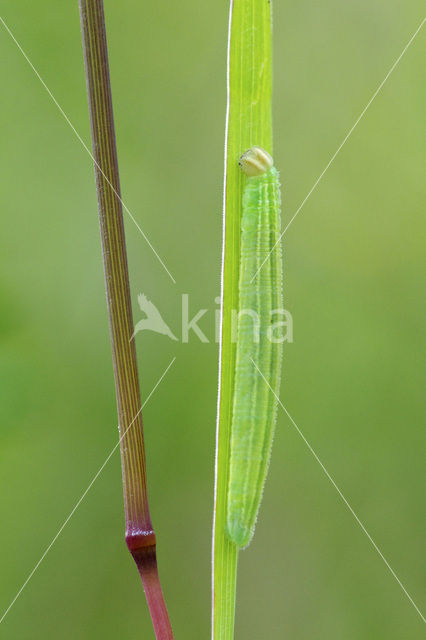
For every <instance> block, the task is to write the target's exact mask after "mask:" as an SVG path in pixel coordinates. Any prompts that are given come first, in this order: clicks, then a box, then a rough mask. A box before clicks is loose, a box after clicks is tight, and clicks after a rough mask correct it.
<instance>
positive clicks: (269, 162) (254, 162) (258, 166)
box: [238, 147, 274, 178]
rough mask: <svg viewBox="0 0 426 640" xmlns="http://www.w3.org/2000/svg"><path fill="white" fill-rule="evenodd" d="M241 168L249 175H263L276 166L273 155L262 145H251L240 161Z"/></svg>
mask: <svg viewBox="0 0 426 640" xmlns="http://www.w3.org/2000/svg"><path fill="white" fill-rule="evenodd" d="M238 164H239V165H240V167H241V170H242V171H243V172H244V173H245V174H246V176H249V177H250V178H251V177H253V176H261V175H262V173H266V172H267V171H269V169H272V167H273V166H274V161H273V159H272V156H270V155H269V153H268V152H267V151H265V149H262V148H261V147H251V148H250V149H249V150H248V151H245V152H244V153H243V155H242V156H241V158H240V159H239V161H238Z"/></svg>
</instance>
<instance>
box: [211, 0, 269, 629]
mask: <svg viewBox="0 0 426 640" xmlns="http://www.w3.org/2000/svg"><path fill="white" fill-rule="evenodd" d="M228 37H229V39H228V104H227V114H226V143H225V185H224V241H223V258H222V318H221V346H220V358H219V398H218V424H217V442H216V486H215V504H214V526H213V611H212V615H213V621H212V637H213V638H214V640H232V638H233V637H234V618H235V594H236V580H237V557H238V550H237V547H236V546H235V545H234V544H233V543H231V542H229V541H228V539H227V538H226V535H225V524H226V506H227V504H226V503H227V489H228V469H229V440H230V430H231V418H232V394H233V389H234V371H235V344H232V327H231V320H232V309H238V277H239V262H240V218H241V202H242V192H243V174H242V172H241V170H240V169H239V167H238V159H239V157H240V155H241V154H242V153H243V152H244V151H245V150H246V149H248V148H249V147H251V146H253V145H258V146H260V147H263V148H264V149H266V150H267V151H268V152H269V153H272V117H271V93H272V86H271V85H272V78H271V76H272V56H271V4H270V2H269V0H233V1H232V0H231V7H230V16H229V36H228Z"/></svg>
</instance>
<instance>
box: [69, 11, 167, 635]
mask: <svg viewBox="0 0 426 640" xmlns="http://www.w3.org/2000/svg"><path fill="white" fill-rule="evenodd" d="M80 16H81V30H82V35H83V49H84V60H85V67H86V80H87V93H88V101H89V111H90V123H91V132H92V146H93V157H94V165H95V177H96V187H97V194H98V209H99V221H100V229H101V239H102V251H103V258H104V270H105V282H106V295H107V304H108V314H109V324H110V335H111V345H112V355H113V364H114V378H115V388H116V397H117V410H118V420H119V428H120V450H121V464H122V474H123V489H124V509H125V516H126V543H127V546H128V548H129V551H130V553H131V554H132V556H133V558H134V560H135V562H136V565H137V567H138V570H139V573H140V575H141V578H142V583H143V587H144V590H145V595H146V598H147V601H148V606H149V609H150V613H151V618H152V622H153V625H154V629H155V633H156V637H157V639H158V640H172V639H173V633H172V629H171V626H170V622H169V618H168V614H167V609H166V604H165V602H164V597H163V593H162V591H161V585H160V580H159V576H158V570H157V560H156V545H155V534H154V531H153V527H152V523H151V517H150V513H149V505H148V495H147V485H146V464H145V450H144V441H143V431H142V414H141V400H140V390H139V378H138V370H137V362H136V350H135V343H134V341H133V340H131V337H132V334H133V318H132V308H131V301H130V286H129V273H128V267H127V254H126V243H125V236H124V225H123V210H122V202H121V196H120V181H119V174H118V162H117V149H116V143H115V133H114V118H113V109H112V99H111V85H110V78H109V65H108V51H107V42H106V31H105V20H104V11H103V3H102V0H80Z"/></svg>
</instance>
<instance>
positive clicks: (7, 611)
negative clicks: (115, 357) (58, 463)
mask: <svg viewBox="0 0 426 640" xmlns="http://www.w3.org/2000/svg"><path fill="white" fill-rule="evenodd" d="M175 360H176V358H173V360H172V361H171V362H170V364H169V366H168V367H167V369H166V370H165V371H164V372H163V374H162V375H161V377H160V378H159V379H158V380H157V382H156V384H155V386H154V387H153V389H152V391H151V393H150V394H149V395H148V396H147V398H146V399H145V401H144V403H143V405H142V406H141V408H140V409H139V411H138V412H137V414H136V415H135V417H134V418H133V420H132V421H131V423H130V424H129V426H128V427H127V429H126V431H125V432H124V433H123V435H122V436H121V438H120V439H119V441H118V442H117V444H116V445H115V447H114V448H113V449H112V451H111V453H110V454H109V455H108V457H107V458H106V459H105V461H104V463H103V464H102V466H101V467H100V468H99V470H98V471H97V473H96V474H95V475H94V477H93V479H92V481H91V482H90V484H89V486H88V487H87V489H86V490H85V491H84V493H83V494H82V496H81V498H80V499H79V500H78V502H77V503H76V504H75V506H74V508H73V509H72V511H71V512H70V514H69V515H68V517H67V518H66V520H65V521H64V523H63V524H62V526H61V527H60V529H59V530H58V533H57V534H56V535H55V537H54V538H53V540H52V542H51V543H50V544H49V546H48V547H47V549H46V551H45V552H44V553H43V555H42V556H41V558H40V560H39V561H38V562H37V564H36V565H35V567H34V569H33V570H32V571H31V573H30V574H29V576H28V578H27V579H26V580H25V582H24V584H23V585H22V587H21V588H20V589H19V591H18V593H17V594H16V596H15V597H14V598H13V600H12V602H11V603H10V605H9V606H8V607H7V609H6V611H5V612H4V613H3V615H2V617H1V618H0V624H1V623H2V622H3V620H4V619H5V617H6V616H7V614H8V613H9V611H10V610H11V608H12V607H13V605H14V604H15V602H16V601H17V599H18V598H19V596H20V595H21V593H22V592H23V590H24V589H25V587H26V586H27V584H28V583H29V581H30V580H31V578H32V577H33V575H34V574H35V572H36V571H37V569H38V568H39V566H40V565H41V563H42V562H43V560H44V559H45V557H46V556H47V554H48V553H49V551H50V550H51V548H52V547H53V545H54V544H55V542H56V540H57V539H58V538H59V536H60V535H61V533H62V531H63V530H64V529H65V527H66V526H67V524H68V522H69V521H70V520H71V518H72V517H73V515H74V513H75V512H76V511H77V509H78V507H79V506H80V505H81V503H82V502H83V500H84V498H85V497H86V495H87V494H88V493H89V491H90V489H91V488H92V486H93V485H94V483H95V482H96V480H97V479H98V478H99V476H100V475H101V473H102V471H103V470H104V469H105V467H106V465H107V464H108V462H109V461H110V459H111V458H112V456H113V454H114V453H115V451H116V450H117V449H118V447H119V446H120V443H121V441H122V440H123V438H124V436H125V435H126V433H127V432H128V430H129V429H130V427H131V426H132V424H133V423H134V422H135V420H136V418H137V417H138V416H139V414H140V412H141V411H142V409H143V408H144V407H145V405H146V404H147V402H148V400H149V399H150V398H151V396H152V394H153V393H154V391H155V390H156V388H157V387H158V385H159V384H160V382H161V381H162V380H163V378H164V376H165V375H166V373H167V372H168V370H169V369H170V367H171V366H172V364H173V363H174V361H175Z"/></svg>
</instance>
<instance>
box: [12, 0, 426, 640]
mask: <svg viewBox="0 0 426 640" xmlns="http://www.w3.org/2000/svg"><path fill="white" fill-rule="evenodd" d="M423 9H424V6H423V3H421V2H420V1H417V0H415V1H413V2H408V3H400V2H396V0H390V1H389V0H388V1H386V2H385V1H384V0H380V1H377V2H367V0H361V1H359V2H356V3H342V2H337V1H336V0H334V1H333V0H324V2H321V3H317V2H308V1H302V2H297V3H289V2H288V3H279V2H276V3H275V11H274V30H275V44H274V47H275V51H274V62H275V70H274V72H275V95H274V132H275V150H274V155H275V161H276V166H277V167H278V168H279V169H280V170H281V175H282V182H283V185H284V203H285V209H284V219H286V220H287V221H288V220H289V219H290V217H291V215H293V213H294V211H295V210H296V209H297V207H298V206H299V204H300V203H301V202H302V200H303V199H304V198H305V196H306V194H307V193H308V191H309V190H310V188H311V187H312V185H313V183H314V182H315V180H316V179H317V177H318V176H319V174H320V173H321V171H322V170H323V168H324V167H325V165H326V164H327V162H328V161H329V159H330V157H331V156H332V154H333V153H334V152H335V150H336V149H337V147H338V145H339V144H340V142H341V141H342V140H343V138H344V136H345V135H346V133H347V131H348V130H349V129H350V127H351V126H352V124H353V123H354V122H355V120H356V118H357V117H358V115H359V114H360V113H361V111H362V109H363V108H364V106H365V105H366V103H367V102H368V100H369V99H370V97H371V95H372V94H373V92H374V91H375V89H376V88H377V86H378V85H379V83H380V82H381V81H382V79H383V78H384V77H385V75H386V73H387V72H388V70H389V68H390V67H391V65H392V64H393V62H394V61H395V59H396V58H397V57H398V55H399V54H400V53H401V51H402V49H403V48H404V46H405V45H406V43H407V42H408V40H409V39H410V37H411V35H412V34H413V33H414V31H415V30H416V28H417V27H418V26H419V24H420V22H421V19H422V15H423V13H422V12H423ZM105 11H106V18H107V29H108V36H109V50H110V64H111V75H112V87H113V97H114V108H115V118H116V133H117V141H118V151H119V162H120V170H121V183H122V191H123V198H124V200H125V202H126V204H127V205H128V207H129V208H130V210H131V211H132V213H133V215H134V216H135V218H136V219H137V220H138V222H139V224H140V225H141V227H142V228H143V230H144V231H145V233H146V234H147V235H148V237H149V238H150V240H151V242H152V243H153V245H154V246H155V248H156V249H157V251H158V252H159V254H160V255H161V257H162V258H163V260H164V261H165V263H166V264H167V267H168V269H169V270H170V271H171V273H172V274H173V276H174V277H175V279H176V285H174V284H173V283H172V281H171V280H170V279H169V277H168V276H167V274H166V273H165V271H164V270H163V269H162V267H161V265H160V264H159V262H158V261H157V260H156V258H155V256H154V254H153V253H152V251H151V250H150V249H149V247H148V246H147V244H146V242H145V241H144V240H143V238H142V237H141V235H140V234H139V232H138V231H137V229H136V227H135V226H134V225H133V223H132V222H131V221H130V219H129V218H128V217H127V218H126V219H125V224H126V234H127V241H128V252H129V266H130V276H131V283H132V292H133V296H134V314H135V320H138V319H140V317H141V313H140V311H139V310H138V307H137V300H136V295H137V293H139V292H143V293H145V294H146V295H147V296H148V297H149V298H150V299H151V300H152V301H153V302H154V303H155V304H156V306H157V307H158V308H159V309H160V310H161V312H162V314H163V316H164V318H165V320H166V321H167V322H168V323H169V324H170V326H171V328H172V329H173V331H174V332H175V333H179V331H180V326H181V293H183V292H184V293H188V294H189V296H190V298H189V300H190V314H191V315H193V314H195V313H196V312H197V311H198V309H201V308H206V309H208V313H207V314H206V315H205V316H204V317H203V319H202V320H201V321H200V327H201V328H202V329H203V331H204V332H205V333H206V335H207V336H208V338H209V340H210V342H209V343H208V344H204V343H201V342H200V341H199V340H198V338H197V337H196V336H195V335H194V334H192V336H191V340H190V342H189V344H181V343H180V342H179V343H176V342H172V341H171V340H169V339H168V338H167V337H165V336H161V335H156V334H154V333H148V332H144V333H141V334H139V335H138V336H137V349H138V358H139V362H140V368H141V386H142V396H143V398H145V397H146V396H147V395H148V394H149V393H150V391H151V389H152V387H153V386H154V384H155V383H156V381H157V380H158V378H159V377H160V375H161V374H162V372H163V371H164V369H165V368H166V367H167V365H168V364H169V362H170V360H171V359H172V357H174V356H176V362H175V363H174V365H173V367H172V368H171V370H170V371H169V373H168V374H167V376H166V378H165V380H164V381H163V383H162V384H161V385H160V386H159V387H158V389H157V390H156V392H155V394H154V395H153V396H152V398H151V399H150V401H149V403H148V405H147V406H146V408H145V410H144V422H145V437H146V446H147V452H148V471H149V490H150V501H151V512H152V516H153V521H154V524H155V527H156V529H157V534H158V541H159V565H160V572H161V577H162V581H163V586H164V591H165V593H166V597H167V602H168V607H169V611H170V615H171V618H172V621H173V625H174V628H175V632H176V638H181V639H183V638H185V639H188V640H198V639H200V638H208V637H209V634H210V629H209V627H210V579H211V578H210V571H211V560H210V554H211V524H212V505H213V478H214V446H215V420H216V392H217V359H218V348H217V345H216V344H215V342H214V311H215V309H216V308H217V305H216V304H215V297H216V296H217V295H218V294H219V278H220V254H221V225H222V219H221V215H222V212H221V207H222V180H223V177H222V167H223V140H224V117H225V100H226V95H225V64H226V36H227V20H228V3H227V2H210V3H200V2H195V1H194V0H186V1H183V2H179V3H154V2H142V3H141V2H136V1H135V0H122V1H121V2H120V3H113V2H110V1H109V0H108V1H107V2H106V6H105ZM2 17H3V19H4V20H5V22H6V23H7V24H8V26H9V27H10V29H11V30H12V31H13V33H14V35H15V37H16V38H17V40H18V41H19V43H20V44H21V45H22V47H23V48H24V50H25V51H26V53H27V54H28V56H29V58H30V59H31V61H32V63H33V64H34V65H35V67H36V68H37V69H38V71H39V72H40V74H41V75H42V77H43V78H44V80H45V81H46V83H47V85H48V87H49V88H50V90H51V91H52V92H53V94H54V95H55V97H56V99H57V100H58V101H59V103H60V104H61V106H62V107H63V109H64V111H65V112H66V114H67V116H68V117H69V118H70V120H71V121H72V123H73V124H74V126H75V127H76V129H77V130H78V132H79V133H80V135H81V136H82V138H83V139H84V140H85V141H86V142H87V143H88V144H90V142H89V141H90V134H89V119H88V110H87V103H86V88H85V79H84V71H83V59H82V52H81V38H80V25H79V15H78V5H77V1H74V2H60V3H59V2H54V1H53V0H46V1H45V2H42V3H40V2H37V3H35V2H29V1H28V0H26V1H24V0H22V1H21V2H12V0H4V2H2ZM425 49H426V33H425V32H424V29H423V31H422V32H421V33H420V34H419V35H418V37H417V38H416V40H415V41H414V42H413V44H412V46H411V47H410V49H409V50H408V51H407V53H406V55H405V56H404V58H403V59H402V61H401V62H400V64H399V65H398V67H397V68H396V69H395V71H394V73H393V74H392V76H391V77H390V78H389V80H388V81H387V83H386V84H385V86H384V88H383V90H382V92H381V93H380V94H379V95H378V97H377V98H376V100H375V101H374V103H373V104H372V106H371V107H370V109H369V110H368V112H367V113H366V115H365V116H364V118H363V119H362V121H361V122H360V124H359V126H358V127H357V129H356V130H355V131H354V133H353V134H352V136H351V137H350V139H349V140H348V142H347V143H346V145H345V146H344V148H343V149H342V151H341V153H340V154H339V155H338V157H337V158H336V160H335V162H334V163H333V165H332V166H331V167H330V169H329V170H328V172H327V173H326V175H325V176H324V178H323V179H322V181H321V183H320V184H319V186H318V188H317V189H316V190H315V192H314V193H313V194H312V196H311V197H310V198H309V200H308V202H307V203H306V204H305V206H304V208H303V209H302V211H301V212H300V213H299V215H298V217H297V219H296V220H295V221H294V222H293V224H292V226H291V227H290V229H289V230H288V232H287V234H286V237H285V242H284V250H285V283H286V288H285V298H286V308H287V309H289V310H290V311H291V313H292V315H293V320H294V343H293V344H290V345H288V346H287V348H286V350H285V365H284V379H283V383H282V391H281V398H282V401H283V402H284V404H285V406H286V407H287V409H288V411H289V412H290V414H291V415H292V416H293V418H294V420H295V421H296V423H297V424H298V426H299V428H300V429H301V430H302V432H303V433H304V435H305V436H306V438H307V439H308V441H309V442H310V444H311V445H312V447H313V448H314V450H315V451H316V452H317V454H318V455H319V457H320V458H321V460H322V461H323V463H324V465H325V466H326V468H327V469H328V471H329V472H330V474H331V475H332V476H333V478H334V479H335V481H336V482H337V484H338V486H339V487H340V488H341V490H342V492H343V494H344V495H345V497H346V498H347V499H348V501H349V502H350V504H351V505H352V507H353V509H354V510H355V511H356V513H357V514H358V515H359V517H360V519H361V520H362V522H363V523H364V524H365V526H366V528H367V529H368V531H369V533H370V534H371V536H372V537H373V539H374V540H375V541H376V543H377V544H378V546H379V547H380V549H381V550H382V552H383V553H384V555H385V557H386V558H387V559H388V561H389V562H390V564H391V566H392V567H393V569H394V570H395V572H396V574H397V575H398V577H399V578H400V580H401V581H402V583H403V584H404V585H405V586H406V588H407V590H408V591H409V593H410V594H411V596H412V597H413V599H414V600H415V602H416V603H417V604H418V605H419V606H420V607H421V606H422V600H423V599H424V591H422V589H423V586H424V585H423V584H422V580H423V577H424V565H423V566H422V558H421V554H422V535H421V523H422V511H423V507H422V473H421V471H422V464H423V450H424V449H423V447H424V440H423V442H422V439H423V431H422V427H421V408H422V384H421V383H422V379H421V371H420V362H421V360H422V355H423V358H424V352H423V354H422V345H421V339H422V337H423V334H422V329H421V320H422V314H423V312H424V306H423V296H422V293H421V292H422V290H423V289H424V284H425V283H424V278H423V275H422V271H423V266H424V264H423V262H422V255H421V253H422V233H424V231H425V223H424V221H423V219H422V218H421V214H422V213H423V209H424V204H423V203H424V198H425V195H426V193H425V186H424V167H422V163H423V160H424V158H423V152H424V148H425V142H426V140H425V135H424V134H425V131H424V111H425V97H426V96H425V93H426V91H425V83H424V76H423V72H424V59H425V53H426V51H425ZM0 67H1V78H2V86H3V91H2V101H1V108H0V118H1V129H2V152H1V159H0V162H1V169H0V170H1V186H0V188H1V203H2V211H3V215H2V233H1V268H0V296H1V305H2V306H1V314H0V331H1V360H0V378H1V379H0V394H1V396H0V406H1V430H0V438H1V447H0V456H1V460H0V474H1V475H0V481H1V513H2V526H1V527H0V566H1V570H0V573H1V585H0V604H1V610H2V611H3V610H5V609H6V608H7V607H8V605H9V604H10V602H11V601H12V599H13V598H14V596H15V594H16V593H17V591H18V590H19V588H20V587H21V585H22V584H23V583H24V581H25V580H26V578H27V577H28V575H29V573H30V572H31V570H32V569H33V567H34V565H35V564H36V563H37V561H38V560H39V559H40V557H41V556H42V554H43V553H44V551H45V549H46V547H47V546H48V545H49V543H50V541H51V540H52V538H53V537H54V536H55V534H56V533H57V531H58V529H59V527H60V526H61V524H62V523H63V522H64V520H65V518H66V517H67V516H68V514H69V513H70V511H71V510H72V508H73V507H74V505H75V503H76V502H77V500H78V499H79V497H80V496H81V494H82V493H83V491H84V490H85V489H86V487H87V486H88V484H89V482H90V481H91V479H92V478H93V476H94V474H95V473H96V471H97V470H98V468H99V467H100V466H101V464H102V463H103V461H104V460H105V458H106V456H107V455H108V454H109V452H110V450H111V449H112V447H113V446H114V444H115V443H116V441H117V418H116V408H115V398H114V387H113V377H112V366H111V354H110V345H109V333H108V325H107V315H106V304H105V295H104V283H103V271H102V262H101V252H100V238H99V230H98V220H97V206H96V195H95V187H94V178H93V168H92V163H91V160H90V158H89V157H88V155H87V154H86V152H85V151H84V149H83V148H82V146H81V144H80V143H79V142H78V141H77V140H76V138H75V136H74V134H73V133H72V131H71V129H70V128H69V127H68V125H67V124H66V122H65V121H64V119H63V117H62V116H61V115H60V113H59V111H58V109H57V108H56V106H55V105H54V104H53V102H52V101H51V99H50V98H49V96H48V94H47V93H46V91H45V89H44V88H43V87H42V85H41V83H40V82H39V80H38V79H37V78H36V76H35V75H34V73H33V71H32V70H31V68H30V67H29V66H28V64H27V63H26V61H25V60H24V58H23V56H22V55H21V53H20V52H19V50H18V48H17V46H16V44H14V42H13V41H12V39H11V38H10V36H9V35H8V34H7V32H6V30H5V29H4V28H3V27H2V28H1V29H0ZM123 531H124V523H123V507H122V494H121V476H120V460H119V455H118V452H117V453H116V454H115V455H114V457H113V458H112V459H111V461H110V462H109V464H108V465H107V467H106V468H105V470H104V471H103V473H102V475H101V476H100V477H99V479H98V480H97V481H96V483H95V484H94V486H93V487H92V489H91V490H90V492H89V494H88V495H87V497H86V498H85V500H84V501H83V503H82V504H81V505H80V507H79V508H78V510H77V511H76V513H75V514H74V516H73V517H72V518H71V520H70V521H69V523H68V524H67V526H66V527H65V529H64V530H63V532H62V534H61V535H60V537H59V538H58V540H57V541H56V543H55V544H54V545H53V547H52V549H51V550H50V552H49V553H48V555H47V556H46V558H45V559H44V561H43V562H42V563H41V565H40V567H39V568H38V570H37V572H36V573H35V574H34V576H33V577H32V579H31V580H30V582H29V583H28V585H27V586H26V588H25V590H24V591H23V593H22V595H21V596H20V597H19V599H18V600H17V601H16V603H15V605H14V606H13V607H12V609H11V610H10V612H9V613H8V615H7V617H6V618H5V620H4V621H3V623H2V625H1V627H0V636H1V637H2V638H5V639H7V640H9V639H19V640H27V639H31V640H32V639H34V638H43V639H45V640H47V639H50V638H58V637H60V638H62V639H71V638H72V639H74V638H79V639H81V640H84V639H86V638H87V639H89V638H103V639H107V638H108V639H109V638H111V639H113V638H121V639H123V640H124V639H126V640H127V639H128V640H131V639H137V638H153V631H152V628H151V623H150V620H149V616H148V612H147V607H146V604H145V601H144V596H143V592H142V587H141V585H140V583H139V577H138V574H137V571H136V568H135V567H134V566H133V565H132V561H131V559H130V556H129V554H128V552H127V550H126V548H125V545H124V537H123ZM0 615H1V614H0ZM421 631H422V622H421V619H420V617H419V615H418V613H417V612H416V611H415V609H414V607H413V606H412V605H411V604H410V602H409V600H408V599H407V597H406V596H405V595H404V593H403V591H402V590H401V588H400V586H399V585H398V584H397V582H396V580H395V579H394V578H393V577H392V575H391V574H390V572H389V570H388V569H387V567H386V566H385V564H384V562H383V561H382V560H381V558H380V557H379V556H378V554H377V553H376V551H375V550H374V548H373V547H372V545H371V543H370V542H369V540H368V539H367V537H366V535H365V534H364V533H363V532H362V530H361V529H360V527H359V525H358V524H357V523H356V521H355V519H354V518H353V516H352V515H351V514H350V512H349V511H348V509H347V507H346V506H345V505H344V503H343V502H342V500H341V498H340V497H339V495H338V494H337V492H336V490H335V489H334V488H333V487H332V485H331V484H330V482H329V481H328V480H327V478H326V476H325V475H324V473H323V471H322V469H321V468H320V466H319V465H318V463H317V462H316V461H315V459H314V458H313V456H312V455H311V453H310V452H309V450H308V449H307V447H306V445H305V444H304V442H303V440H302V439H301V438H300V436H299V435H298V434H297V432H296V430H295V429H294V427H293V426H292V425H291V423H290V422H289V420H288V418H287V417H286V415H285V414H284V412H282V411H281V412H280V414H279V418H278V425H277V432H276V438H275V446H274V451H273V460H272V465H271V471H270V475H269V478H268V482H267V487H266V491H265V496H264V501H263V506H262V509H261V517H260V520H259V523H258V527H257V532H256V536H255V538H254V541H253V543H252V545H251V546H250V548H249V549H248V550H247V551H245V552H244V553H243V554H241V556H240V565H239V583H238V606H237V616H236V637H237V638H240V639H242V638H244V639H245V640H255V639H256V640H258V639H262V640H263V639H265V640H269V639H270V638H292V639H305V638H309V639H310V640H323V639H324V638H327V639H329V640H342V639H345V640H358V639H372V640H373V639H374V640H377V639H381V638H383V639H384V638H386V639H387V640H393V639H395V640H396V639H402V638H404V640H411V639H414V638H419V637H420V634H421Z"/></svg>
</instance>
